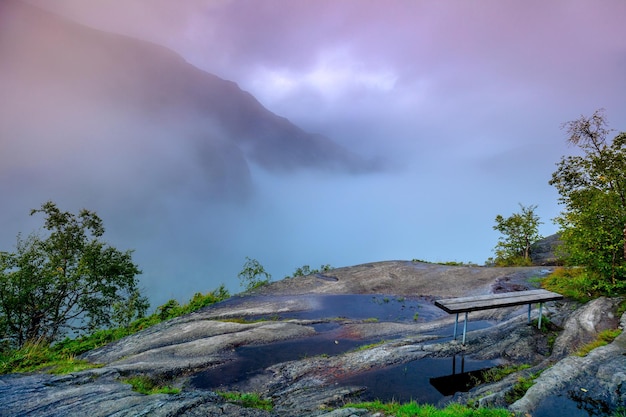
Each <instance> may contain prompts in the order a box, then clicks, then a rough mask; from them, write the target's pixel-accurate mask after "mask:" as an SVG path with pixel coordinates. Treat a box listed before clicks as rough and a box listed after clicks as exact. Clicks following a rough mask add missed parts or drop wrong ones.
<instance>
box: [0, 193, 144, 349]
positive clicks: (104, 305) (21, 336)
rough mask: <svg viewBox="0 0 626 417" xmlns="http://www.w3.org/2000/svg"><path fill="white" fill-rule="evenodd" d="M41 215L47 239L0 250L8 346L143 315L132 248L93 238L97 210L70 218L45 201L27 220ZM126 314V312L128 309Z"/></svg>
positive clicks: (99, 227) (1, 317) (0, 301)
mask: <svg viewBox="0 0 626 417" xmlns="http://www.w3.org/2000/svg"><path fill="white" fill-rule="evenodd" d="M35 214H43V215H44V216H45V222H44V229H45V230H46V231H47V235H46V236H40V235H39V234H31V235H29V236H28V237H27V238H22V237H21V235H18V237H17V244H16V251H15V252H13V253H9V252H2V253H0V326H1V327H0V332H2V333H3V334H4V336H3V337H4V338H6V339H8V340H10V341H11V344H13V345H15V346H17V347H21V346H23V345H24V344H25V343H26V342H29V341H30V342H35V341H41V340H43V341H46V342H52V341H54V340H58V339H59V338H60V337H62V336H63V335H65V334H67V333H68V332H69V331H72V332H75V333H76V332H77V333H80V332H83V331H86V330H94V329H97V328H100V327H104V326H110V325H111V324H112V323H114V322H115V321H121V322H126V321H129V320H130V319H131V318H133V317H135V316H142V315H143V314H144V313H145V311H146V309H147V308H148V303H147V301H146V299H145V298H144V297H141V296H140V295H139V293H138V288H137V279H136V278H135V277H136V275H137V274H140V273H141V272H140V271H139V269H138V268H137V266H136V265H135V264H134V263H133V261H132V258H131V251H126V252H121V251H119V250H117V249H116V248H114V247H112V246H109V245H107V244H105V243H104V242H102V241H101V240H99V239H100V238H101V236H102V235H103V234H104V226H103V224H102V220H101V219H100V218H99V217H98V216H97V215H96V213H94V212H92V211H88V210H85V209H83V210H81V211H80V213H78V214H77V215H76V214H72V213H70V212H65V211H61V210H59V209H58V208H57V206H56V205H55V204H54V203H53V202H47V203H45V204H43V205H42V206H41V208H40V209H35V210H32V211H31V215H35ZM129 308H130V310H132V311H128V310H129Z"/></svg>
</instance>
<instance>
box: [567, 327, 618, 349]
mask: <svg viewBox="0 0 626 417" xmlns="http://www.w3.org/2000/svg"><path fill="white" fill-rule="evenodd" d="M621 333H622V330H621V329H609V330H604V331H602V332H600V333H599V334H598V338H597V339H596V340H594V341H593V342H590V343H587V344H586V345H584V346H582V347H580V349H578V350H577V351H576V353H575V355H577V356H587V355H588V354H589V352H591V351H592V350H594V349H595V348H599V347H601V346H606V345H608V344H609V343H611V342H612V341H613V340H615V338H616V337H617V336H619V335H620V334H621Z"/></svg>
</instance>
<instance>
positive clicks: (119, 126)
mask: <svg viewBox="0 0 626 417" xmlns="http://www.w3.org/2000/svg"><path fill="white" fill-rule="evenodd" d="M29 3H32V4H37V5H39V6H42V7H46V8H48V9H51V10H53V11H55V12H58V13H60V14H62V15H64V16H67V17H68V18H70V19H73V20H74V21H77V22H80V23H82V24H85V25H87V26H90V27H93V28H96V29H100V30H106V31H113V32H117V33H121V34H124V35H129V36H132V37H135V38H138V39H143V40H148V41H150V42H154V43H156V44H159V45H163V46H166V47H168V48H170V49H172V50H174V51H175V52H176V53H178V54H180V55H181V56H182V57H183V58H184V59H185V60H186V61H188V62H189V63H191V64H193V65H195V66H197V67H198V68H200V69H202V70H205V71H208V72H211V73H215V74H216V75H218V76H220V77H222V78H224V79H227V80H232V81H234V82H236V83H238V85H239V86H240V87H241V88H242V89H244V90H245V91H248V92H250V93H251V94H253V95H254V96H255V97H256V98H257V99H258V100H259V101H260V102H261V104H263V105H264V106H265V107H266V108H268V109H269V110H270V111H272V112H274V113H276V114H277V115H279V116H282V117H286V118H288V119H289V120H290V121H292V122H293V123H295V124H296V125H298V126H300V127H301V128H303V129H304V130H306V131H308V132H311V133H320V134H323V135H325V136H327V137H329V138H331V139H332V140H334V141H335V142H337V143H339V144H341V145H342V146H344V147H346V148H348V149H350V150H352V151H354V152H356V153H357V154H359V155H360V156H361V157H363V158H364V159H375V160H377V161H381V167H382V168H381V169H379V170H376V171H372V172H368V173H360V174H354V173H349V172H343V173H342V172H337V171H332V172H331V171H327V170H324V169H315V168H306V169H295V170H280V169H278V170H268V169H267V167H262V166H259V165H258V164H256V163H255V162H253V161H252V160H251V159H250V158H247V159H246V160H245V161H244V162H245V164H242V165H241V166H239V165H236V164H233V165H231V164H228V169H229V170H230V171H228V172H229V173H230V174H229V175H232V177H230V176H228V178H224V181H223V182H222V183H220V184H222V185H220V186H215V183H216V182H209V181H205V179H206V178H207V177H209V178H212V177H211V176H212V175H216V174H215V172H213V171H211V167H210V166H207V164H206V163H203V162H202V161H201V160H200V159H199V156H198V155H199V150H198V149H199V148H198V146H197V145H198V141H194V140H190V139H188V138H189V137H194V135H196V136H197V135H199V136H201V137H202V138H205V139H206V138H207V137H208V138H210V139H209V140H208V141H209V143H210V144H211V146H221V142H220V139H219V137H220V135H221V134H222V133H221V132H220V129H219V127H218V126H215V125H213V124H212V123H211V122H210V121H206V120H202V121H200V120H199V119H198V120H196V119H191V118H189V117H188V115H187V114H185V112H184V109H183V110H181V113H180V114H179V113H177V111H176V110H175V109H173V110H171V112H170V113H169V114H168V115H167V118H163V119H166V121H163V120H160V119H159V120H156V119H149V118H146V116H145V115H143V114H142V112H141V109H136V108H134V107H130V106H128V107H125V106H126V104H127V103H110V102H107V101H106V100H105V101H104V104H103V103H102V102H101V100H100V96H99V95H98V94H99V93H97V92H87V93H84V92H82V91H81V93H80V94H79V95H74V94H73V93H67V92H65V91H64V88H63V86H61V87H59V86H46V83H45V80H43V81H41V85H30V87H29V88H28V89H26V91H24V90H22V89H20V87H16V86H15V85H17V84H14V83H13V81H11V82H5V83H3V84H0V87H1V88H2V91H3V93H4V97H5V99H4V101H3V102H2V111H3V119H2V121H3V124H2V127H0V146H1V148H0V195H2V198H1V200H0V206H1V207H0V209H1V211H0V230H1V234H0V250H12V245H13V244H14V243H15V236H16V235H17V233H20V232H22V233H29V232H30V231H32V230H36V229H37V228H38V227H40V226H41V224H42V223H41V219H39V218H32V217H30V216H29V215H28V213H29V211H30V209H32V208H38V207H39V206H40V205H41V204H42V203H44V202H45V201H47V200H52V201H55V202H56V203H57V204H58V205H59V207H60V208H61V209H63V210H71V211H76V210H78V209H80V208H83V207H84V208H87V209H90V210H94V211H96V212H97V213H98V214H99V215H100V217H101V218H102V219H103V220H104V224H105V227H106V229H107V231H106V233H105V239H106V240H107V241H108V242H109V243H111V244H113V245H114V246H116V247H117V248H118V249H121V250H126V249H133V250H134V251H135V252H134V257H133V258H134V260H135V261H136V263H138V264H139V266H140V268H141V269H142V270H143V274H142V275H141V277H140V280H141V285H142V287H143V288H144V291H145V293H146V294H147V295H148V296H149V297H150V300H151V302H152V305H153V307H154V306H157V305H159V304H161V303H163V302H164V301H166V300H167V299H169V298H176V299H178V300H179V301H185V300H187V299H188V298H190V297H191V296H192V295H193V293H195V292H198V291H201V292H206V291H210V290H212V289H214V288H216V287H217V286H218V285H220V284H222V283H224V284H225V285H226V286H227V288H228V289H229V290H231V292H238V291H239V290H240V287H239V282H238V280H237V274H238V272H239V271H240V270H241V269H242V266H243V263H244V262H245V258H246V257H250V258H253V259H256V260H258V261H259V262H260V263H261V264H262V265H263V266H264V267H265V269H266V270H267V272H269V273H270V274H272V277H273V279H281V278H283V277H285V276H287V275H290V274H291V273H292V272H293V271H294V270H295V269H296V268H297V267H300V266H302V265H305V264H306V265H309V266H311V267H312V268H317V267H319V266H320V265H322V264H330V265H332V266H334V267H340V266H350V265H356V264H360V263H366V262H375V261H384V260H395V259H405V260H411V259H421V260H427V261H433V262H443V261H457V262H473V263H478V264H483V263H484V262H485V260H486V259H487V258H489V257H491V256H493V252H492V249H493V247H494V246H495V244H496V242H497V239H498V234H497V233H496V232H495V231H494V230H493V229H492V227H493V225H494V224H495V222H494V219H495V217H496V215H498V214H501V215H504V216H508V215H510V214H513V213H514V212H516V211H518V210H519V204H520V203H521V204H524V205H531V204H532V205H537V206H538V208H537V214H538V215H539V216H540V217H541V220H542V221H543V223H544V224H543V225H542V226H541V228H540V233H542V234H543V235H549V234H552V233H554V232H556V230H557V229H556V226H555V225H554V224H553V223H552V219H553V218H554V217H555V216H557V215H558V213H559V210H560V207H559V206H558V204H557V198H558V195H557V194H556V192H555V190H554V189H553V187H551V186H550V185H549V184H548V181H549V180H550V176H551V173H552V172H553V171H554V170H555V164H556V163H557V162H558V161H559V159H560V158H561V156H563V155H566V154H569V153H571V152H574V150H573V149H572V148H569V147H567V146H566V144H565V135H564V132H563V131H562V130H561V129H560V125H561V124H562V123H563V122H566V121H568V120H573V119H575V118H577V117H579V116H580V115H581V114H586V115H589V114H591V113H592V112H593V111H594V110H596V109H598V108H601V107H604V108H606V109H607V112H606V114H607V117H608V120H609V123H610V125H611V126H612V127H613V128H615V129H617V130H625V129H626V116H625V115H626V102H625V101H624V98H623V91H625V90H626V78H625V77H624V76H623V74H625V73H626V44H624V41H623V39H626V28H624V26H623V24H622V22H621V20H620V19H621V18H622V17H623V16H624V15H625V13H626V9H625V8H626V6H625V4H624V3H623V2H621V1H606V2H603V3H602V5H601V6H599V5H598V4H597V3H596V2H592V1H575V2H571V1H556V2H551V3H550V4H549V5H546V4H545V3H544V2H525V3H516V4H512V3H501V2H492V1H485V2H480V3H471V4H470V3H467V2H457V1H449V2H437V3H435V2H432V3H431V2H414V1H400V0H396V1H391V2H385V3H384V6H383V3H382V2H376V1H353V0H346V1H339V2H337V1H302V2H277V1H273V0H267V1H260V2H255V3H254V5H252V4H251V3H250V2H245V1H238V0H234V1H202V0H193V1H192V0H189V1H183V2H176V6H174V3H173V2H169V1H147V0H146V1H143V0H134V1H131V2H122V1H96V0H93V1H90V2H84V1H82V0H59V1H55V2H54V3H51V2H47V1H35V0H32V1H29ZM116 70H120V71H121V70H123V69H116ZM155 72H158V71H156V69H155ZM44 86H46V87H45V88H44ZM59 89H60V90H63V91H64V92H63V94H61V95H59V94H58V91H59ZM59 97H64V98H63V99H59ZM51 109H52V110H51ZM157 122H158V123H157ZM86 136H88V140H86V139H85V137H86ZM129 137H132V138H133V139H132V141H129V140H127V139H126V138H129ZM229 146H230V145H229ZM206 152H209V151H206ZM214 162H215V161H214ZM246 181H248V183H246ZM246 184H247V185H246ZM216 187H217V188H216ZM233 187H234V188H237V189H235V190H234V191H233ZM239 187H242V188H245V189H243V190H240V189H239ZM240 191H241V192H240ZM242 196H243V197H242Z"/></svg>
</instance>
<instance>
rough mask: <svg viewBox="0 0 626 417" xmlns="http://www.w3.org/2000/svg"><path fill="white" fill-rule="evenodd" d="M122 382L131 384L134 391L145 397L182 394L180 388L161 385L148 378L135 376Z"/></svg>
mask: <svg viewBox="0 0 626 417" xmlns="http://www.w3.org/2000/svg"><path fill="white" fill-rule="evenodd" d="M122 382H124V383H126V384H130V385H131V386H132V387H133V391H136V392H139V393H140V394H145V395H152V394H178V393H180V389H179V388H173V387H171V386H169V385H165V384H161V383H159V382H157V381H155V380H154V379H152V378H150V377H147V376H133V377H130V378H126V379H123V380H122Z"/></svg>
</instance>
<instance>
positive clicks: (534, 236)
mask: <svg viewBox="0 0 626 417" xmlns="http://www.w3.org/2000/svg"><path fill="white" fill-rule="evenodd" d="M520 208H521V210H522V211H521V212H520V213H515V214H513V215H511V216H510V217H507V218H504V217H502V216H501V215H499V214H498V215H497V216H496V219H495V220H496V225H495V226H493V228H494V230H497V231H498V232H500V233H502V235H503V236H501V237H500V238H499V239H498V243H497V244H496V247H495V249H494V251H495V253H496V259H495V262H496V265H501V266H507V265H529V264H530V263H531V260H530V252H531V248H532V245H533V244H534V243H535V242H537V241H538V240H539V239H541V238H542V236H540V235H539V232H538V228H539V225H540V224H542V222H541V221H539V216H537V215H536V214H535V209H536V208H537V206H527V207H526V206H523V205H522V204H520Z"/></svg>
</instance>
